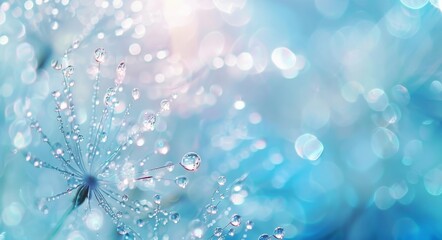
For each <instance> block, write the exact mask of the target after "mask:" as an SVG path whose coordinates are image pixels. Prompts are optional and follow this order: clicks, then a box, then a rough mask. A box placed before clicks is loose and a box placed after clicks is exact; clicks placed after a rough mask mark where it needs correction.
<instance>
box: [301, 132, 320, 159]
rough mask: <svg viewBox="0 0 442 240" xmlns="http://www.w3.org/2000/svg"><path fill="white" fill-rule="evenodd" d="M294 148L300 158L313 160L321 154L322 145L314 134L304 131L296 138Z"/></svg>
mask: <svg viewBox="0 0 442 240" xmlns="http://www.w3.org/2000/svg"><path fill="white" fill-rule="evenodd" d="M295 150H296V153H297V154H298V156H300V157H301V158H303V159H307V160H310V161H315V160H317V159H318V158H319V157H320V156H321V154H322V152H323V151H324V146H323V145H322V143H321V142H320V141H319V140H318V138H316V136H315V135H313V134H309V133H306V134H303V135H301V136H299V137H298V138H297V139H296V141H295Z"/></svg>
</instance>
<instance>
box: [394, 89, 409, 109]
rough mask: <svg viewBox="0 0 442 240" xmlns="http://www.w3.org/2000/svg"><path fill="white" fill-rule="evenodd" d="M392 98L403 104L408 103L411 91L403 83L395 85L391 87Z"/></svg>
mask: <svg viewBox="0 0 442 240" xmlns="http://www.w3.org/2000/svg"><path fill="white" fill-rule="evenodd" d="M391 97H392V99H393V100H394V101H395V102H397V103H399V104H402V105H407V104H408V103H409V102H410V98H411V97H410V93H409V92H408V89H407V88H406V87H404V86H403V85H400V84H398V85H395V86H393V87H392V88H391Z"/></svg>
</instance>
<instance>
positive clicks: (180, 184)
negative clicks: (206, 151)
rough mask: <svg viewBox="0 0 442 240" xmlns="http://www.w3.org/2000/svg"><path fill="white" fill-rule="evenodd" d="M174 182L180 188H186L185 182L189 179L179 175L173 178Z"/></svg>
mask: <svg viewBox="0 0 442 240" xmlns="http://www.w3.org/2000/svg"><path fill="white" fill-rule="evenodd" d="M175 183H176V185H178V187H180V188H186V186H187V183H189V181H188V180H187V177H184V176H181V177H177V178H175Z"/></svg>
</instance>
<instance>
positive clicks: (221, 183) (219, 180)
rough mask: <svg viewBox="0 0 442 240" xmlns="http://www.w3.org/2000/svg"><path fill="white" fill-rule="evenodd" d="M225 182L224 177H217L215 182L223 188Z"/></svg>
mask: <svg viewBox="0 0 442 240" xmlns="http://www.w3.org/2000/svg"><path fill="white" fill-rule="evenodd" d="M226 181H227V179H226V177H224V176H219V177H218V181H217V182H218V185H220V186H224V184H226Z"/></svg>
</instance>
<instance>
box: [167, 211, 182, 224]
mask: <svg viewBox="0 0 442 240" xmlns="http://www.w3.org/2000/svg"><path fill="white" fill-rule="evenodd" d="M169 220H170V221H172V222H173V223H178V222H179V221H180V214H179V213H177V212H171V213H170V214H169Z"/></svg>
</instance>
